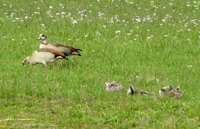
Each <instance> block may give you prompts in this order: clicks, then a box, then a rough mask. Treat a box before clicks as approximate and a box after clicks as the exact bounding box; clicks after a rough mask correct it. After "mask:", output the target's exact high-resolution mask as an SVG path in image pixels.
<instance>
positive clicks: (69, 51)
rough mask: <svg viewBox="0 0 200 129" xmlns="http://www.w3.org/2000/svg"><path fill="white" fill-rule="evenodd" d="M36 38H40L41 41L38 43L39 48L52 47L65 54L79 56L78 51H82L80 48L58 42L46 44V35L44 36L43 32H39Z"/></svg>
mask: <svg viewBox="0 0 200 129" xmlns="http://www.w3.org/2000/svg"><path fill="white" fill-rule="evenodd" d="M38 40H42V43H41V44H40V48H52V49H55V50H57V51H60V52H62V53H63V54H64V55H65V56H69V55H78V56H81V54H80V53H79V51H82V50H81V49H77V48H74V47H71V46H67V45H65V44H60V43H51V44H48V43H47V36H45V35H44V34H40V35H39V37H38Z"/></svg>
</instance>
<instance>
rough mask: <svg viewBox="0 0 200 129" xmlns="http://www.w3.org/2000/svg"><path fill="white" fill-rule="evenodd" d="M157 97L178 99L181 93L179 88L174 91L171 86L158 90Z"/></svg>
mask: <svg viewBox="0 0 200 129" xmlns="http://www.w3.org/2000/svg"><path fill="white" fill-rule="evenodd" d="M159 95H160V96H170V97H174V98H180V97H181V96H182V92H181V90H180V87H177V88H176V89H174V87H173V86H172V85H169V86H165V87H162V88H161V89H160V90H159Z"/></svg>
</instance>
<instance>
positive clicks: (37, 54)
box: [22, 48, 68, 68]
mask: <svg viewBox="0 0 200 129" xmlns="http://www.w3.org/2000/svg"><path fill="white" fill-rule="evenodd" d="M57 57H61V58H63V59H67V58H66V56H65V55H64V54H63V53H61V52H59V51H56V50H54V49H50V48H41V49H39V50H36V51H34V52H33V53H32V55H31V56H28V57H26V58H25V59H24V61H23V62H22V64H23V65H24V66H25V65H27V64H28V63H30V64H36V63H42V64H44V65H45V67H46V68H47V63H49V62H53V65H55V62H54V61H55V60H56V59H57ZM67 60H68V59H67Z"/></svg>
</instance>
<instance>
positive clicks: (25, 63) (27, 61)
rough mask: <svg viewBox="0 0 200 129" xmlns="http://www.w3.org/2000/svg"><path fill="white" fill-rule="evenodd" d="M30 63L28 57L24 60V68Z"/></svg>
mask: <svg viewBox="0 0 200 129" xmlns="http://www.w3.org/2000/svg"><path fill="white" fill-rule="evenodd" d="M29 61H30V56H28V57H26V58H25V59H24V61H23V62H22V65H23V66H26V65H27V64H28V63H29Z"/></svg>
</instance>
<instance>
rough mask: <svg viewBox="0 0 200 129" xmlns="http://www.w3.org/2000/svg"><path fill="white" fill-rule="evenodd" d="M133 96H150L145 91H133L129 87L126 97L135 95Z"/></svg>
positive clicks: (131, 87) (132, 88)
mask: <svg viewBox="0 0 200 129" xmlns="http://www.w3.org/2000/svg"><path fill="white" fill-rule="evenodd" d="M135 94H142V95H151V94H150V93H148V92H147V91H143V90H135V89H134V87H133V86H130V87H129V88H128V91H127V95H135Z"/></svg>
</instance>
